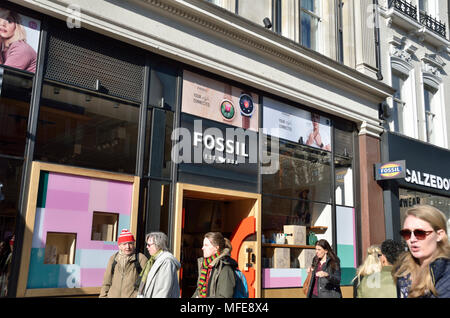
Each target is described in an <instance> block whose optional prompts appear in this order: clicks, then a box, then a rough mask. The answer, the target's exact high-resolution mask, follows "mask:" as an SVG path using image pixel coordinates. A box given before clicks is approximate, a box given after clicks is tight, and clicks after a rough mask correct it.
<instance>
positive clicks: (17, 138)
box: [0, 70, 32, 157]
mask: <svg viewBox="0 0 450 318" xmlns="http://www.w3.org/2000/svg"><path fill="white" fill-rule="evenodd" d="M0 83H1V87H0V91H1V95H0V154H4V155H10V156H19V157H22V156H23V155H24V150H25V140H26V131H27V122H28V113H29V109H30V98H31V86H32V77H31V76H29V75H24V74H20V73H18V72H17V73H16V72H13V71H7V70H4V73H3V80H2V82H0Z"/></svg>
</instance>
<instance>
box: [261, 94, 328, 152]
mask: <svg viewBox="0 0 450 318" xmlns="http://www.w3.org/2000/svg"><path fill="white" fill-rule="evenodd" d="M263 127H264V128H265V129H268V130H267V131H268V132H269V134H270V135H272V136H274V137H278V138H281V139H286V140H289V141H292V142H296V143H300V144H304V145H308V146H311V147H315V148H320V149H324V150H328V151H331V124H330V119H329V118H327V117H324V116H320V115H319V114H316V113H311V112H309V111H306V110H303V109H300V108H296V107H293V106H290V105H287V104H284V103H281V102H278V101H275V100H273V99H270V98H267V97H264V99H263Z"/></svg>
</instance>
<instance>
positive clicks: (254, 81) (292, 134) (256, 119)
mask: <svg viewBox="0 0 450 318" xmlns="http://www.w3.org/2000/svg"><path fill="white" fill-rule="evenodd" d="M4 7H5V8H4V9H6V10H7V11H9V13H10V12H13V13H18V14H19V17H20V18H21V22H19V20H15V21H16V22H15V23H16V25H22V26H23V29H24V30H25V32H26V34H27V37H26V42H25V41H23V40H22V44H21V45H22V46H23V47H26V49H27V51H26V52H25V51H24V53H21V54H20V57H21V60H25V57H30V59H31V61H29V62H27V63H28V64H26V61H25V62H24V61H22V64H12V62H11V60H9V62H8V59H4V60H3V61H2V74H3V76H2V90H1V106H2V109H1V113H0V120H2V122H3V123H2V125H1V126H0V127H1V128H0V129H1V130H2V132H1V139H0V140H1V142H2V143H1V145H2V146H1V148H0V160H2V161H3V163H2V165H1V169H2V172H1V173H2V174H1V178H2V180H0V182H1V184H2V185H3V186H2V193H4V198H3V200H2V203H1V204H2V205H1V209H2V210H1V217H2V220H1V222H2V223H1V226H2V228H1V230H2V233H1V235H2V239H3V238H8V239H9V238H11V237H12V236H13V235H14V241H13V242H14V244H13V245H12V246H13V249H14V252H13V253H12V262H11V263H10V272H9V276H8V282H7V286H8V290H7V292H8V296H11V297H28V296H57V295H68V296H71V295H72V296H79V295H96V294H98V292H99V288H100V285H101V282H102V278H103V273H104V270H105V267H106V263H107V260H108V258H109V257H110V256H111V255H112V253H114V252H115V251H116V250H117V240H116V239H117V234H118V233H119V232H118V231H120V230H121V229H122V228H129V229H130V230H131V231H132V232H133V233H134V234H135V235H136V236H137V246H138V249H140V250H143V249H144V246H143V245H144V244H143V243H144V242H143V240H144V237H145V234H146V233H148V232H150V231H155V230H158V231H159V230H160V231H163V232H165V233H167V234H168V236H169V238H170V243H171V249H172V251H173V253H174V254H175V256H176V257H177V258H178V259H180V260H181V263H182V270H181V271H180V286H181V287H182V297H190V296H191V294H192V291H193V288H195V286H194V285H195V281H196V274H195V268H196V267H195V266H196V262H195V260H196V258H197V257H198V256H200V255H201V254H200V255H199V252H201V250H200V248H201V240H202V235H203V234H204V233H206V232H208V231H221V232H223V233H224V234H225V236H227V237H229V238H230V240H231V242H232V245H233V252H232V253H233V257H234V258H235V259H236V260H237V261H238V262H239V266H240V268H241V270H242V271H243V273H244V274H245V275H246V278H247V281H248V282H249V291H250V296H251V297H301V296H302V295H303V294H302V293H301V288H302V284H303V281H304V279H305V278H306V267H307V266H309V263H310V261H311V256H312V255H313V253H314V252H313V251H314V246H313V244H311V242H312V241H305V238H306V236H307V235H306V234H308V237H309V236H311V237H313V235H309V234H311V233H314V234H315V237H316V238H319V239H320V238H324V239H327V240H328V241H329V242H330V243H331V245H332V246H333V248H334V250H335V251H336V252H337V254H338V256H339V257H340V258H341V267H342V273H343V274H342V288H343V291H344V295H345V296H351V295H352V291H351V289H352V287H351V279H352V278H353V276H354V274H355V269H356V267H357V266H358V264H359V262H360V260H361V258H362V257H363V256H364V254H363V253H362V252H361V251H365V250H366V248H367V247H368V246H369V245H371V244H373V243H379V242H381V241H382V240H384V238H385V236H386V233H385V232H384V231H382V230H380V228H381V229H384V228H385V220H384V218H385V213H384V212H383V204H382V201H383V188H382V187H381V186H380V185H379V184H378V183H377V182H376V181H375V179H374V171H373V165H374V163H377V162H380V161H381V153H380V150H381V147H380V145H381V136H382V133H383V131H384V127H383V121H382V120H381V119H380V117H379V115H380V107H381V106H380V105H382V103H383V102H385V101H386V100H387V99H388V98H389V97H390V96H392V94H393V93H394V90H393V89H392V88H391V87H390V85H389V83H383V82H382V81H381V80H380V79H381V74H380V69H381V63H380V49H379V46H378V44H377V43H379V42H377V41H376V37H377V29H376V28H375V27H374V25H375V19H374V15H373V11H371V10H372V9H373V6H372V1H330V2H327V3H326V4H325V2H322V1H303V0H298V1H297V0H295V1H294V0H292V1H287V0H286V1H277V0H273V1H271V0H270V1H269V0H267V1H258V6H257V7H256V8H255V6H254V2H253V1H244V0H239V1H238V0H236V1H227V0H224V1H201V0H185V1H171V0H165V1H162V0H161V1H158V0H148V1H147V0H132V1H110V0H108V1H89V2H87V1H82V0H80V1H52V0H39V1H31V0H30V1H27V0H16V1H10V2H9V3H7V4H5V5H4ZM10 14H11V13H10ZM17 28H18V29H19V27H17ZM24 43H25V44H24ZM16 45H19V44H16ZM30 47H31V49H32V50H30ZM33 51H34V52H35V55H33ZM4 56H6V55H4ZM33 56H34V57H35V63H33V62H32V59H33ZM25 64H26V65H27V66H26V67H25ZM292 230H296V231H302V230H303V231H306V233H305V232H303V234H302V235H301V236H300V240H298V238H297V235H295V241H293V240H294V236H292V237H291V236H285V235H284V234H289V233H291V232H290V231H292ZM3 290H4V289H3Z"/></svg>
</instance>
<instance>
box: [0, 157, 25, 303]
mask: <svg viewBox="0 0 450 318" xmlns="http://www.w3.org/2000/svg"><path fill="white" fill-rule="evenodd" d="M22 170H23V160H18V159H12V158H4V157H2V156H1V155H0V270H1V271H0V297H3V296H6V295H7V285H8V278H9V273H10V268H11V257H12V252H13V244H14V241H13V238H14V235H15V231H16V217H17V215H18V213H19V194H20V185H21V179H22Z"/></svg>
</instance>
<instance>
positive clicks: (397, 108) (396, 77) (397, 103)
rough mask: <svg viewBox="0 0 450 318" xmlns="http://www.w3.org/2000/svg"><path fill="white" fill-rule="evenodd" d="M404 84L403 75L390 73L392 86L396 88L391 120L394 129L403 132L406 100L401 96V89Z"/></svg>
mask: <svg viewBox="0 0 450 318" xmlns="http://www.w3.org/2000/svg"><path fill="white" fill-rule="evenodd" d="M404 84H405V76H404V75H401V74H399V73H394V72H393V73H392V87H393V88H394V89H395V90H396V92H395V93H394V98H393V101H394V104H393V106H394V109H393V110H394V114H393V120H394V131H396V132H401V133H402V132H403V131H404V127H403V112H404V107H405V104H406V102H405V101H404V99H403V98H402V97H403V96H402V95H403V94H402V90H403V87H404Z"/></svg>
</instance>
